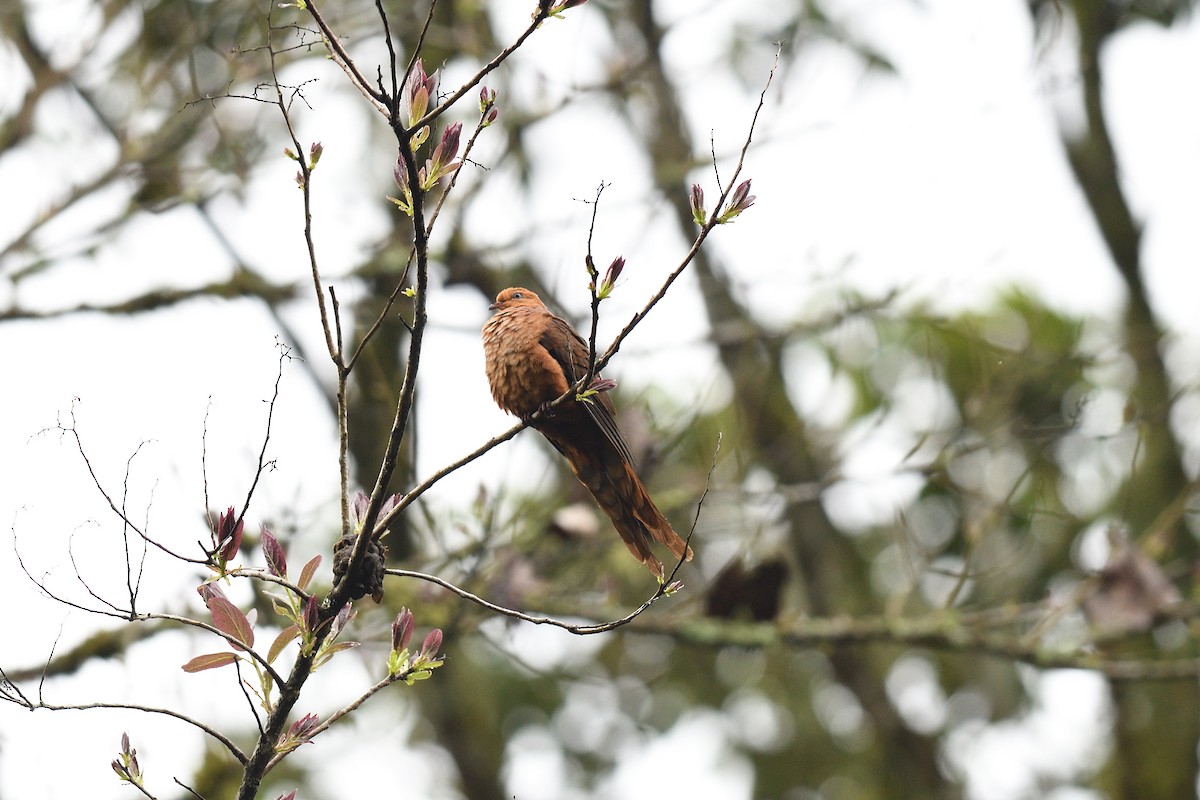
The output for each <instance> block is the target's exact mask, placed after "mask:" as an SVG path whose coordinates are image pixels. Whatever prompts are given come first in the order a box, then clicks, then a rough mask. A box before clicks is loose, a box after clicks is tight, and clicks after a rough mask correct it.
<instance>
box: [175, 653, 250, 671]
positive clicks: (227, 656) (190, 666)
mask: <svg viewBox="0 0 1200 800" xmlns="http://www.w3.org/2000/svg"><path fill="white" fill-rule="evenodd" d="M237 660H238V657H237V654H235V653H207V654H205V655H202V656H196V657H195V658H193V659H192V660H191V661H189V662H187V663H186V664H184V665H183V671H184V672H200V671H201V670H206V669H216V668H217V667H223V666H225V665H226V664H232V663H233V662H235V661H237Z"/></svg>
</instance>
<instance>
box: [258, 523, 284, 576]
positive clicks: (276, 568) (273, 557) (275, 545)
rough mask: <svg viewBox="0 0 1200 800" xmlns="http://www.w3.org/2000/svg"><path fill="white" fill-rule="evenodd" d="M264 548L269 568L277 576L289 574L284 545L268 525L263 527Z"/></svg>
mask: <svg viewBox="0 0 1200 800" xmlns="http://www.w3.org/2000/svg"><path fill="white" fill-rule="evenodd" d="M262 549H263V556H265V557H266V559H267V569H268V570H270V572H271V574H272V575H274V576H275V577H276V578H283V577H285V576H286V575H287V558H286V557H285V556H284V554H283V547H282V546H281V545H280V544H279V540H278V539H276V538H275V535H274V534H272V533H271V532H270V531H269V530H267V526H266V525H264V526H263V528H262Z"/></svg>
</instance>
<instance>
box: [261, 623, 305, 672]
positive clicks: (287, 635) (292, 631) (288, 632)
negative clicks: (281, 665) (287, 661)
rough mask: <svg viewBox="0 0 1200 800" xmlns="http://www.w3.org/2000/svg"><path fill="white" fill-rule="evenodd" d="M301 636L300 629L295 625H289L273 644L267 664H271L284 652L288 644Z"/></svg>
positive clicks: (268, 654)
mask: <svg viewBox="0 0 1200 800" xmlns="http://www.w3.org/2000/svg"><path fill="white" fill-rule="evenodd" d="M299 635H300V628H299V627H297V626H295V625H288V626H287V627H286V628H284V629H283V630H281V631H280V632H279V635H278V636H276V637H275V641H273V642H271V649H270V650H268V651H267V663H268V664H270V663H271V662H273V661H274V660H275V659H276V658H278V657H279V654H280V653H282V652H283V648H285V647H287V646H288V643H289V642H291V641H292V640H293V639H295V638H296V637H297V636H299Z"/></svg>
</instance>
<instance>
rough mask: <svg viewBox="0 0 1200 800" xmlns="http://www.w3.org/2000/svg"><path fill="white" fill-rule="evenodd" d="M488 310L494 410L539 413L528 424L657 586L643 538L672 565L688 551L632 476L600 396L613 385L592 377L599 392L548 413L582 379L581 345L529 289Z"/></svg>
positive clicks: (656, 566)
mask: <svg viewBox="0 0 1200 800" xmlns="http://www.w3.org/2000/svg"><path fill="white" fill-rule="evenodd" d="M489 308H491V310H492V311H495V312H496V313H495V314H494V315H493V316H492V318H491V319H489V320H488V321H487V323H486V324H485V325H484V326H483V351H484V356H485V358H486V361H487V376H488V383H489V384H491V387H492V397H494V398H495V399H496V404H497V405H499V406H500V408H502V409H504V410H505V411H507V412H508V413H510V414H515V415H516V416H518V417H520V418H521V419H522V420H525V421H529V419H530V417H532V416H533V415H534V414H535V413H536V412H537V411H542V412H543V413H542V414H541V415H539V416H538V418H537V419H535V420H533V421H532V422H531V424H532V426H533V427H534V428H536V429H537V430H538V431H539V432H540V433H541V434H542V435H543V436H545V437H546V439H547V440H548V441H549V442H550V444H552V445H554V447H555V449H556V450H558V452H560V453H562V454H563V456H564V457H565V458H566V459H567V463H569V464H570V465H571V471H572V472H574V473H575V477H577V478H578V479H579V482H580V483H582V484H583V485H584V486H586V487H587V489H588V491H590V492H591V493H592V496H593V497H594V498H596V502H597V503H599V504H600V508H602V509H603V510H604V513H605V514H607V515H608V517H609V519H611V520H612V522H613V525H614V526H615V527H616V529H617V533H619V534H620V535H621V539H622V540H623V541H624V542H625V546H626V547H628V548H629V552H631V553H633V555H634V557H635V558H636V559H637V560H638V561H640V562H642V563H643V564H645V565H646V567H647V568H648V569H649V570H650V571H651V572H652V573H654V575H655V577H657V578H658V579H659V580H662V579H663V565H662V562H660V561H659V560H658V559H657V558H655V556H654V554H653V553H652V552H651V551H650V540H651V539H653V540H655V541H657V542H660V543H662V544H664V545H666V546H667V547H668V548H669V549H670V550H671V552H672V553H673V554H674V556H675V558H677V559H680V558H686V559H688V560H690V559H691V558H692V549H691V548H690V547H688V545H687V542H685V541H684V540H683V539H682V538H680V536H679V534H677V533H675V531H674V530H672V528H671V523H669V522H667V518H666V517H664V516H663V514H662V512H661V511H659V510H658V507H657V506H655V505H654V501H653V500H651V499H650V494H649V493H648V492H647V491H646V487H645V486H644V485H643V484H642V481H641V480H640V479H639V478H638V476H637V472H635V471H634V466H633V457H632V456H631V455H630V453H629V446H628V445H627V444H626V443H625V439H624V438H623V437H622V436H621V432H620V430H618V429H617V420H616V409H615V408H614V407H613V403H612V400H611V399H610V398H609V396H608V394H607V393H606V391H604V390H606V389H611V388H612V386H613V385H614V384H612V383H611V382H610V381H599V380H598V377H599V376H596V377H597V380H596V381H594V382H593V383H592V386H591V387H588V388H594V389H600V391H597V392H595V393H593V394H591V395H590V396H589V397H587V399H584V400H580V399H576V398H568V399H567V400H565V401H564V402H562V403H560V404H559V405H557V406H554V407H553V408H551V407H550V404H551V403H552V402H553V401H554V400H557V399H558V398H559V397H561V396H562V395H564V394H566V392H567V391H568V390H569V389H572V387H574V386H575V384H576V383H578V382H579V381H580V380H581V379H582V378H584V377H585V376H586V375H587V372H588V360H589V357H588V353H589V350H588V345H587V342H585V341H584V340H583V338H582V337H581V336H580V335H579V334H578V333H576V332H575V330H574V329H573V328H572V327H571V326H570V324H569V323H567V322H566V320H563V319H560V318H558V317H556V316H554V314H552V313H550V310H549V309H548V308H546V305H545V303H543V302H542V300H541V298H539V297H538V296H537V295H536V294H534V293H533V292H531V291H530V290H528V289H523V288H521V287H512V288H509V289H505V290H504V291H502V292H500V294H499V295H497V296H496V302H495V303H492V305H491V306H489Z"/></svg>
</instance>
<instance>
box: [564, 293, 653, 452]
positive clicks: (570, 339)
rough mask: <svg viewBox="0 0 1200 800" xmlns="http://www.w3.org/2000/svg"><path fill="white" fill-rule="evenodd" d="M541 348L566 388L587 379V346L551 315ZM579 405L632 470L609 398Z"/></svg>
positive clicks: (603, 395)
mask: <svg viewBox="0 0 1200 800" xmlns="http://www.w3.org/2000/svg"><path fill="white" fill-rule="evenodd" d="M540 344H541V345H542V347H544V348H545V349H546V352H548V353H549V354H550V356H551V358H553V359H554V360H555V361H557V362H558V365H559V367H561V368H562V371H563V374H564V375H565V376H566V378H567V383H568V384H569V385H572V386H573V385H574V384H575V383H576V382H578V381H579V380H580V379H581V378H583V377H584V376H585V375H587V371H588V345H587V342H585V341H584V340H583V337H582V336H580V335H579V334H578V333H576V332H575V329H574V328H572V327H571V325H570V324H569V323H568V322H567V321H566V320H564V319H561V318H559V317H556V316H553V315H551V317H550V319H549V322H548V323H547V325H546V329H545V330H544V331H543V332H542V338H541V340H540ZM581 405H582V406H583V407H584V408H585V409H587V412H588V416H590V417H591V418H592V421H593V422H595V423H596V425H597V426H598V427H599V428H600V430H601V431H602V432H603V433H604V436H605V438H606V439H608V440H609V441H610V442H611V443H612V445H613V447H615V448H616V449H617V452H618V453H619V454H620V455H621V458H623V459H624V460H625V461H626V463H628V464H629V465H630V466H635V462H634V460H633V454H632V453H630V452H629V445H628V444H626V443H625V437H623V436H622V435H621V431H620V429H618V428H617V418H616V414H617V409H616V407H615V406H614V405H613V401H612V398H611V397H609V396H608V393H607V392H599V393H597V394H594V395H592V396H591V398H589V401H588V402H584V403H581Z"/></svg>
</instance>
